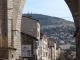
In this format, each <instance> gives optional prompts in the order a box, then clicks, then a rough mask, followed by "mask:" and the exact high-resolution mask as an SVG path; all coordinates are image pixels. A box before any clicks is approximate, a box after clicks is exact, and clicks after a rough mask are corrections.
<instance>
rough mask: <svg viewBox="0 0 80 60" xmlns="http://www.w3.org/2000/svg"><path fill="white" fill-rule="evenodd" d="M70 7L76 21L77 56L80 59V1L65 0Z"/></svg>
mask: <svg viewBox="0 0 80 60" xmlns="http://www.w3.org/2000/svg"><path fill="white" fill-rule="evenodd" d="M65 2H66V3H67V5H68V7H69V8H70V10H71V13H72V16H73V19H74V23H75V28H76V31H75V34H76V58H77V60H79V59H80V18H79V17H80V11H79V10H80V5H79V4H80V1H79V0H65Z"/></svg>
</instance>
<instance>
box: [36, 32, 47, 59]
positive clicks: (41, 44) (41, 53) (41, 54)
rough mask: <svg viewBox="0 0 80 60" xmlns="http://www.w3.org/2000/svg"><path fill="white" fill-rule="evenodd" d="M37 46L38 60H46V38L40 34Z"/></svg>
mask: <svg viewBox="0 0 80 60" xmlns="http://www.w3.org/2000/svg"><path fill="white" fill-rule="evenodd" d="M37 44H38V49H37V52H38V60H48V37H47V36H46V35H45V34H43V33H41V34H40V40H39V41H38V43H37Z"/></svg>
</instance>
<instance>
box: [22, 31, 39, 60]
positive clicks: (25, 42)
mask: <svg viewBox="0 0 80 60" xmlns="http://www.w3.org/2000/svg"><path fill="white" fill-rule="evenodd" d="M21 41H22V58H23V59H24V58H26V59H28V60H37V53H36V49H37V45H36V41H38V39H36V38H35V37H33V36H30V35H28V34H25V33H23V32H22V33H21ZM24 48H25V49H26V48H30V49H26V50H25V49H24ZM28 52H29V53H30V54H29V55H28Z"/></svg>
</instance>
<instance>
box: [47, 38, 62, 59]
mask: <svg viewBox="0 0 80 60" xmlns="http://www.w3.org/2000/svg"><path fill="white" fill-rule="evenodd" d="M48 52H49V53H48V60H56V59H58V58H59V57H60V54H61V50H60V47H59V46H57V44H56V43H55V42H54V41H53V40H52V39H51V38H50V39H48Z"/></svg>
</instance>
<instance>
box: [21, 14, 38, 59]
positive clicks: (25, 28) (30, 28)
mask: <svg viewBox="0 0 80 60" xmlns="http://www.w3.org/2000/svg"><path fill="white" fill-rule="evenodd" d="M21 32H22V33H24V34H27V35H28V36H32V37H34V38H36V39H37V41H35V40H33V38H32V37H29V38H30V39H29V40H27V41H26V42H24V43H25V45H27V44H29V43H28V42H30V41H34V42H35V43H34V44H33V42H31V43H30V44H31V46H32V47H35V46H36V49H34V48H32V51H33V53H32V55H31V56H32V58H28V59H30V60H33V59H34V60H36V59H38V53H37V51H38V49H37V48H38V45H37V44H38V41H39V40H40V23H39V20H36V19H33V18H32V16H31V15H30V14H28V15H27V16H23V17H22V22H21ZM24 36H25V35H24ZM24 36H23V37H24ZM25 38H26V39H28V37H25ZM31 38H32V39H31ZM22 40H23V39H22ZM24 43H23V44H24ZM23 58H25V57H24V56H23Z"/></svg>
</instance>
